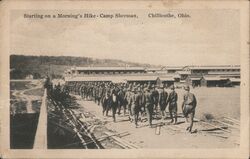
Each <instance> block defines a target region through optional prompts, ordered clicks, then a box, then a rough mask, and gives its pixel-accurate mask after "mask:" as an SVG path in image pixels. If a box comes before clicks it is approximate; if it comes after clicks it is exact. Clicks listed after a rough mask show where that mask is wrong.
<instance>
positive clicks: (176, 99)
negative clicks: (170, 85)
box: [175, 93, 178, 102]
mask: <svg viewBox="0 0 250 159" xmlns="http://www.w3.org/2000/svg"><path fill="white" fill-rule="evenodd" d="M177 101H178V94H177V93H176V98H175V102H177Z"/></svg>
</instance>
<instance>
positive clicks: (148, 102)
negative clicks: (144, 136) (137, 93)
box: [144, 88, 154, 126]
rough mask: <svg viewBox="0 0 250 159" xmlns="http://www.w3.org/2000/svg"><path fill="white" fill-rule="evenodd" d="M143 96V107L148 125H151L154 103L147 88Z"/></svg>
mask: <svg viewBox="0 0 250 159" xmlns="http://www.w3.org/2000/svg"><path fill="white" fill-rule="evenodd" d="M144 97H145V108H146V113H147V119H148V122H149V126H152V120H153V110H154V103H153V95H152V92H150V90H149V88H148V89H147V92H145V94H144Z"/></svg>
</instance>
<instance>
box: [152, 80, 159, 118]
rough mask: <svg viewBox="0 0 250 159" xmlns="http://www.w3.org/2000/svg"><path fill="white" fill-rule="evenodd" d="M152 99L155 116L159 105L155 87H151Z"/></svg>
mask: <svg viewBox="0 0 250 159" xmlns="http://www.w3.org/2000/svg"><path fill="white" fill-rule="evenodd" d="M152 89H153V90H152V97H153V105H154V110H155V116H156V115H157V107H158V103H159V92H158V90H156V89H155V85H152Z"/></svg>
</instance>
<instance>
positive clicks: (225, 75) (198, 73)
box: [65, 65, 240, 87]
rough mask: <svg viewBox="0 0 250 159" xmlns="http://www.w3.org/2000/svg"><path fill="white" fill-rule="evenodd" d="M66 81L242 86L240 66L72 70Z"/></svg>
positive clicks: (66, 75) (67, 74) (90, 68)
mask: <svg viewBox="0 0 250 159" xmlns="http://www.w3.org/2000/svg"><path fill="white" fill-rule="evenodd" d="M65 80H66V81H71V82H72V81H113V82H116V83H117V82H119V81H120V82H124V81H125V82H140V83H148V82H150V83H155V84H156V83H159V81H161V83H162V84H166V85H172V84H174V85H177V86H178V85H179V86H182V85H191V86H193V87H197V86H206V87H216V86H218V87H227V86H235V85H240V66H239V65H226V66H184V67H180V66H178V67H156V68H144V67H73V68H71V69H69V70H66V71H65Z"/></svg>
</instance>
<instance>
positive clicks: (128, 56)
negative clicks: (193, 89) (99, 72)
mask: <svg viewBox="0 0 250 159" xmlns="http://www.w3.org/2000/svg"><path fill="white" fill-rule="evenodd" d="M84 12H86V11H85V10H79V11H76V10H74V11H68V10H64V11H50V10H48V11H29V12H27V11H25V12H24V11H22V10H17V11H12V12H11V20H10V22H11V32H10V34H11V40H10V46H11V49H10V51H11V52H10V54H21V55H51V56H84V57H91V58H98V59H105V58H108V59H119V60H124V61H130V62H138V63H148V64H154V65H164V66H183V65H235V64H240V26H239V12H238V11H236V10H182V11H179V10H174V11H168V10H154V11H149V10H135V11H134V10H133V11H130V10H125V11H122V12H124V13H135V14H137V15H138V18H135V19H100V18H99V19H98V18H96V19H27V18H24V17H23V14H24V13H28V14H34V13H38V14H58V13H63V14H70V13H84ZM88 12H91V13H92V12H93V13H95V14H97V15H98V14H100V13H101V11H97V10H94V11H89V10H88ZM117 12H121V11H119V10H113V11H104V12H102V13H109V14H110V13H117ZM151 12H152V13H173V14H174V15H177V14H178V13H180V12H181V13H183V12H184V13H187V14H189V15H190V18H148V13H151Z"/></svg>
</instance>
